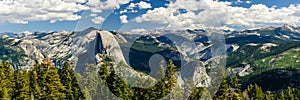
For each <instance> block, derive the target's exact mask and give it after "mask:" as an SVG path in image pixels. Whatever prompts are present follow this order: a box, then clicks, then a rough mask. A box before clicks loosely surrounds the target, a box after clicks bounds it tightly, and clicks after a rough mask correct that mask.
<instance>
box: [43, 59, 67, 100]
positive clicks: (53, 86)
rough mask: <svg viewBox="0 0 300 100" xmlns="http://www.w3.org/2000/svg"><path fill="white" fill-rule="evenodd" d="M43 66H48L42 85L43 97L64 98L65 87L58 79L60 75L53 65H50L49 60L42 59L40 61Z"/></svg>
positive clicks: (55, 99)
mask: <svg viewBox="0 0 300 100" xmlns="http://www.w3.org/2000/svg"><path fill="white" fill-rule="evenodd" d="M42 66H43V67H44V68H48V71H47V73H46V75H45V76H46V77H45V78H46V79H45V85H44V87H43V89H44V91H45V93H46V94H47V95H45V96H44V97H45V98H43V99H54V100H57V99H64V98H66V95H65V94H64V91H65V87H64V86H63V85H62V83H61V81H60V77H59V74H58V71H57V69H56V67H55V66H53V65H52V62H51V61H50V60H44V63H42Z"/></svg>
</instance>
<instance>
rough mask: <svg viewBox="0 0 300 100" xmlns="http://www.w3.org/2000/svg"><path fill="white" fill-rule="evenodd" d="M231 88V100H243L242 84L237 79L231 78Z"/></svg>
mask: <svg viewBox="0 0 300 100" xmlns="http://www.w3.org/2000/svg"><path fill="white" fill-rule="evenodd" d="M230 86H231V88H230V89H229V96H228V98H229V99H230V100H240V99H242V98H243V97H242V93H241V84H240V83H239V81H238V78H237V77H234V78H231V82H230Z"/></svg>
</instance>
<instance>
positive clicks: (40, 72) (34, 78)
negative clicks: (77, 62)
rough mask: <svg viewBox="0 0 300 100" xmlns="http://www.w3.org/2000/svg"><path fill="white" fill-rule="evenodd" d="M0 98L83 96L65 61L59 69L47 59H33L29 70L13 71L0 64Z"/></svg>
mask: <svg viewBox="0 0 300 100" xmlns="http://www.w3.org/2000/svg"><path fill="white" fill-rule="evenodd" d="M0 99H1V100H2V99H4V100H30V99H37V100H58V99H68V100H78V99H84V96H83V93H81V91H80V88H79V85H78V83H77V81H76V78H75V72H74V71H73V68H72V67H71V66H70V64H69V63H65V64H64V65H63V66H62V67H61V68H59V69H58V68H57V67H55V66H54V65H52V62H51V61H50V60H46V59H45V60H44V61H43V62H42V63H39V62H37V63H36V64H35V65H34V66H33V68H32V69H31V70H22V71H20V70H14V69H13V68H12V67H11V66H10V65H9V64H8V63H7V62H5V61H4V62H2V63H1V64H0Z"/></svg>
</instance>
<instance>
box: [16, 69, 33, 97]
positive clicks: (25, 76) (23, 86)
mask: <svg viewBox="0 0 300 100" xmlns="http://www.w3.org/2000/svg"><path fill="white" fill-rule="evenodd" d="M15 84H16V86H15V89H14V91H15V98H16V99H17V100H29V99H31V94H30V90H29V89H30V77H29V73H28V71H23V72H20V71H19V72H17V73H16V81H15Z"/></svg>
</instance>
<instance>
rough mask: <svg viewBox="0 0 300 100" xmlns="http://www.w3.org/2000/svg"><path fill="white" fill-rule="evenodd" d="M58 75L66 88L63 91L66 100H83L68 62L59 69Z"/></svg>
mask: <svg viewBox="0 0 300 100" xmlns="http://www.w3.org/2000/svg"><path fill="white" fill-rule="evenodd" d="M59 75H60V80H61V83H62V84H63V86H64V87H65V88H66V90H65V91H64V93H65V94H66V99H68V100H78V99H83V97H84V96H83V93H82V92H81V90H80V88H79V85H78V82H77V80H76V77H75V71H74V70H73V67H72V66H71V64H70V63H69V62H65V63H64V65H63V66H62V67H61V68H60V69H59Z"/></svg>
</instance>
